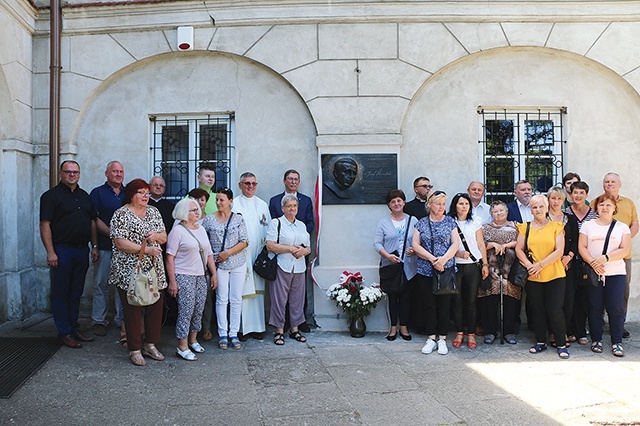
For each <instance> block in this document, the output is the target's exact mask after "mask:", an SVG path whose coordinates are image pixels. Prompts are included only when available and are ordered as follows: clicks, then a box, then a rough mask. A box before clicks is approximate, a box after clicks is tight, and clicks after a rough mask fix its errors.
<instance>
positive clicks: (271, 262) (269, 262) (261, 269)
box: [253, 219, 282, 281]
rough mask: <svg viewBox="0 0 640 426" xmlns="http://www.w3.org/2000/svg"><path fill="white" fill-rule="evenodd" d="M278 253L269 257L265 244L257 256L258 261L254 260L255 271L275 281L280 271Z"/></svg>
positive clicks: (279, 224)
mask: <svg viewBox="0 0 640 426" xmlns="http://www.w3.org/2000/svg"><path fill="white" fill-rule="evenodd" d="M277 221H278V240H277V242H278V244H280V226H281V225H282V222H280V219H277ZM277 260H278V253H276V255H275V256H273V258H270V257H269V251H268V250H267V245H266V244H265V246H264V247H262V251H261V252H260V254H258V257H256V261H255V262H253V271H254V272H255V273H256V274H258V276H260V277H262V278H264V279H265V280H267V281H273V280H275V279H276V273H277V272H278V261H277Z"/></svg>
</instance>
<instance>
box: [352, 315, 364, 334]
mask: <svg viewBox="0 0 640 426" xmlns="http://www.w3.org/2000/svg"><path fill="white" fill-rule="evenodd" d="M349 331H350V332H351V337H364V335H365V334H366V333H367V324H365V323H364V318H361V317H357V318H352V319H351V323H350V324H349Z"/></svg>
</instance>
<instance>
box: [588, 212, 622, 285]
mask: <svg viewBox="0 0 640 426" xmlns="http://www.w3.org/2000/svg"><path fill="white" fill-rule="evenodd" d="M607 232H609V225H598V224H597V223H596V221H595V220H590V221H588V222H586V223H585V224H584V225H582V228H580V233H581V234H584V235H586V236H587V239H588V242H587V249H588V250H589V254H591V256H593V257H598V256H602V249H603V248H604V241H605V239H606V237H607ZM627 234H629V235H631V231H630V230H629V227H628V226H627V225H626V224H624V223H622V222H620V221H616V224H615V226H614V227H613V231H611V237H610V238H609V246H608V247H607V253H611V252H612V251H614V250H617V249H619V248H620V244H621V243H622V237H623V236H624V235H627ZM626 273H627V269H626V267H625V264H624V260H623V259H620V260H610V261H609V262H606V263H605V264H604V274H605V275H606V276H612V275H625V274H626Z"/></svg>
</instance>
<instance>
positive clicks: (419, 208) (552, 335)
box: [373, 173, 638, 359]
mask: <svg viewBox="0 0 640 426" xmlns="http://www.w3.org/2000/svg"><path fill="white" fill-rule="evenodd" d="M621 186H622V182H621V180H620V176H619V175H618V174H616V173H608V174H607V175H605V177H604V180H603V190H604V193H603V194H602V195H600V196H598V197H597V198H596V199H594V200H593V201H592V202H591V206H590V205H589V203H588V202H587V197H588V195H589V186H588V185H587V183H586V182H583V181H581V179H580V176H579V175H578V174H576V173H567V174H566V175H565V176H564V178H563V182H562V186H557V187H553V188H551V189H550V190H549V191H548V193H547V194H546V195H542V194H539V195H533V188H532V185H531V183H529V182H527V181H524V180H523V181H519V182H517V183H516V185H515V190H514V196H515V199H514V200H513V201H512V202H510V203H508V204H507V203H505V202H503V201H499V200H496V201H494V202H492V203H491V205H488V204H486V203H484V202H483V201H482V199H483V197H484V192H485V188H484V185H483V184H482V183H480V182H471V183H470V184H469V186H468V188H467V192H465V193H458V194H456V195H455V196H453V197H452V199H451V203H450V204H449V208H448V211H447V194H445V193H444V192H443V191H433V192H431V189H432V188H433V186H432V185H431V182H430V180H429V179H428V178H427V177H419V178H417V179H416V180H415V181H414V191H415V194H416V197H415V199H414V200H412V201H410V202H406V197H405V194H404V192H403V191H402V190H399V189H395V190H392V191H390V192H389V193H388V195H387V198H386V204H387V206H388V208H389V210H390V211H391V214H390V215H389V216H388V217H385V218H383V219H382V220H381V221H380V223H379V224H378V228H377V231H376V238H375V241H374V244H373V245H374V249H375V250H376V251H377V252H378V253H379V254H380V266H381V267H385V266H387V265H391V264H397V263H403V270H404V283H405V285H403V286H402V287H401V288H400V289H399V290H394V292H393V293H392V294H389V295H388V298H389V304H388V306H389V316H390V320H391V326H390V329H389V333H388V334H387V336H386V338H387V340H390V341H391V340H395V339H396V337H397V334H398V333H399V334H400V336H401V337H402V338H403V339H404V340H411V338H412V336H411V334H409V328H408V327H409V326H410V325H412V326H413V327H415V329H416V330H417V331H418V332H419V333H421V334H426V335H427V336H428V337H427V340H426V343H425V345H424V346H423V348H422V352H423V353H425V354H430V353H432V352H433V351H434V350H436V349H437V352H438V353H439V354H442V355H446V354H447V353H448V351H449V349H448V347H447V340H446V339H447V334H448V331H449V326H450V322H451V320H452V319H453V323H454V326H455V331H456V333H455V338H454V339H453V342H452V346H453V347H454V348H459V347H461V346H462V345H463V344H464V340H465V337H466V340H467V347H468V348H469V349H475V348H476V347H477V340H476V335H477V333H478V332H479V331H480V330H482V334H483V336H484V343H486V344H492V343H493V342H494V341H495V340H496V338H497V336H498V335H500V334H501V335H500V337H501V338H502V339H504V341H506V342H507V343H509V344H516V343H517V338H516V335H517V334H518V333H519V329H520V311H521V307H522V305H521V301H522V300H523V295H526V298H524V299H525V301H526V303H525V305H526V306H525V310H526V315H527V323H528V326H529V328H530V329H532V330H533V331H534V333H535V339H536V342H535V344H534V345H533V346H532V347H531V348H530V349H529V352H530V353H532V354H536V353H540V352H542V351H544V350H546V349H547V347H548V344H550V345H552V346H554V347H555V348H557V352H558V356H559V357H560V358H561V359H567V358H569V356H570V354H569V351H568V349H567V348H568V347H569V346H570V344H571V343H573V342H577V343H579V344H582V345H587V344H588V343H589V342H588V340H587V319H588V330H589V332H590V336H591V350H592V351H593V352H596V353H601V352H603V340H602V339H603V322H604V313H605V310H606V313H607V314H608V319H609V329H610V334H611V351H612V353H613V355H615V356H617V357H622V356H624V349H623V347H622V339H623V338H627V337H629V333H628V332H627V331H626V330H625V329H624V322H625V319H626V310H627V302H628V297H629V280H630V275H631V262H630V259H631V238H632V237H633V236H635V234H636V233H637V232H638V217H637V212H636V209H635V205H634V203H633V202H632V201H631V200H630V199H628V198H626V197H622V196H621V195H620V194H619V190H620V188H621ZM407 235H411V237H409V238H407V237H406V236H407ZM518 263H519V265H518ZM515 266H521V267H523V268H525V270H526V271H525V273H524V275H526V285H524V288H523V287H522V286H520V285H516V284H517V283H518V280H515V279H512V278H510V272H511V270H512V268H515ZM451 268H453V270H454V271H455V275H456V277H455V280H456V282H455V283H456V286H455V287H456V288H455V290H454V291H452V292H444V293H441V292H440V291H439V290H438V291H436V287H434V284H435V283H436V282H439V281H440V280H441V278H440V276H439V275H440V274H442V275H441V276H442V277H444V276H446V275H447V274H446V271H447V270H451ZM514 272H516V271H514ZM589 273H591V275H592V276H594V277H597V279H589ZM512 281H513V282H512ZM501 323H502V324H501ZM398 326H399V331H398Z"/></svg>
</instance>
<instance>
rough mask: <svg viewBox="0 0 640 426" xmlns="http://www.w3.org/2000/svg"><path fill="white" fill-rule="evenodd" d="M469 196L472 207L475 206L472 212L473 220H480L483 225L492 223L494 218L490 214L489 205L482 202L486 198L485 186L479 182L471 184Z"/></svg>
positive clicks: (468, 191)
mask: <svg viewBox="0 0 640 426" xmlns="http://www.w3.org/2000/svg"><path fill="white" fill-rule="evenodd" d="M467 194H469V198H471V205H472V206H473V209H472V210H471V211H472V213H471V214H472V216H473V219H474V220H479V221H480V223H481V224H483V225H484V224H485V223H490V222H492V221H493V218H492V217H491V213H490V212H489V204H487V203H485V202H484V201H482V197H484V184H483V183H482V182H478V181H473V182H471V183H470V184H469V186H468V187H467Z"/></svg>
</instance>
